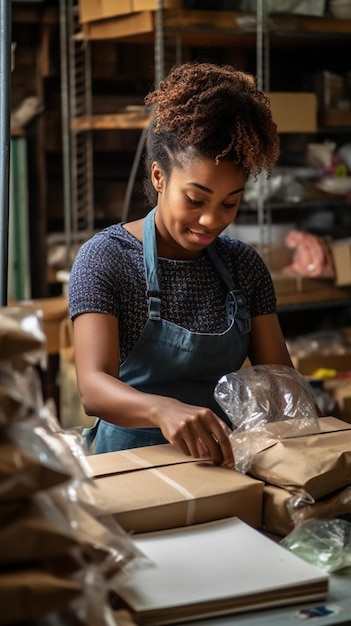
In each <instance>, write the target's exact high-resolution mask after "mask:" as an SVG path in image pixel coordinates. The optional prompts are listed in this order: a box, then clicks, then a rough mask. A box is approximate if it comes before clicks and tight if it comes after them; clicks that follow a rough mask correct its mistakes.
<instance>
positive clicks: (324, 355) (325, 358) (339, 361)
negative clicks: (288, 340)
mask: <svg viewBox="0 0 351 626" xmlns="http://www.w3.org/2000/svg"><path fill="white" fill-rule="evenodd" d="M292 360H293V363H294V366H295V368H296V369H297V370H298V371H299V372H300V374H303V375H304V376H311V375H312V374H313V373H314V372H316V371H317V370H319V369H320V368H326V369H330V370H336V371H337V372H349V371H351V350H350V351H348V352H342V353H340V354H336V353H328V352H317V351H316V352H311V353H310V354H306V355H305V356H293V357H292Z"/></svg>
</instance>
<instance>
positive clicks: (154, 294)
mask: <svg viewBox="0 0 351 626" xmlns="http://www.w3.org/2000/svg"><path fill="white" fill-rule="evenodd" d="M155 213H156V207H155V208H154V209H152V211H150V213H148V214H147V216H146V217H145V219H144V224H143V253H144V267H145V278H146V295H147V298H148V300H149V318H150V319H153V320H160V319H161V290H160V286H159V283H158V278H157V248H156V233H155Z"/></svg>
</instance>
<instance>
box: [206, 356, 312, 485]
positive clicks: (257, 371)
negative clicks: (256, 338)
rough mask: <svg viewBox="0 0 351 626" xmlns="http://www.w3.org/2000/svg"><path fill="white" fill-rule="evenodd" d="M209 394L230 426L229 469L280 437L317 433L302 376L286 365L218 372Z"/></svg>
mask: <svg viewBox="0 0 351 626" xmlns="http://www.w3.org/2000/svg"><path fill="white" fill-rule="evenodd" d="M214 397H215V399H216V401H217V402H218V404H219V405H220V406H221V408H222V409H223V410H224V412H225V413H226V415H227V416H228V417H229V419H230V421H231V422H232V424H233V432H232V433H231V434H230V439H231V443H232V447H233V451H234V456H235V468H236V469H237V470H238V471H240V472H243V473H245V472H247V471H248V469H249V468H250V466H251V464H252V461H253V458H254V456H255V455H256V454H257V453H258V452H259V451H260V450H263V449H264V448H266V447H268V446H270V445H273V444H274V443H275V442H276V441H277V440H279V439H282V438H284V437H297V436H300V435H307V434H312V433H318V432H319V430H320V428H319V418H318V414H317V411H316V406H315V403H314V399H313V396H312V394H311V391H310V389H309V387H308V385H307V382H306V380H305V379H304V378H303V376H302V375H301V374H299V372H297V371H296V370H294V369H293V368H291V367H287V366H281V365H255V366H253V367H247V368H243V369H241V370H239V371H237V372H232V373H229V374H226V375H225V376H222V378H221V379H220V380H219V381H218V383H217V385H216V387H215V390H214Z"/></svg>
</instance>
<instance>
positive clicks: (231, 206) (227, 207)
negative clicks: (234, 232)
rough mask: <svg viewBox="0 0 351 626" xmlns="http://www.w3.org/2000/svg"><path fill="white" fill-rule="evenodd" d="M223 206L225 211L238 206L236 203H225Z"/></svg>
mask: <svg viewBox="0 0 351 626" xmlns="http://www.w3.org/2000/svg"><path fill="white" fill-rule="evenodd" d="M223 206H224V208H225V209H228V210H230V209H235V208H236V206H237V205H236V202H235V203H234V204H228V203H227V202H223Z"/></svg>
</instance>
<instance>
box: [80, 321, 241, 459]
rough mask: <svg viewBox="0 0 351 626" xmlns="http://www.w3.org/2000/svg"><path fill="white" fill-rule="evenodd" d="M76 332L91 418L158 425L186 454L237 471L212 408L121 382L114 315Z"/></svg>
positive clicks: (141, 425) (82, 385) (83, 394)
mask: <svg viewBox="0 0 351 626" xmlns="http://www.w3.org/2000/svg"><path fill="white" fill-rule="evenodd" d="M73 329H74V352H75V363H76V370H77V380H78V387H79V391H80V395H81V399H82V403H83V406H84V409H85V411H86V413H87V414H88V415H96V416H98V417H101V418H102V419H104V420H106V421H108V422H111V423H114V424H118V425H119V426H127V427H131V428H152V427H158V428H160V429H161V431H162V433H163V435H164V437H165V438H166V439H167V440H168V441H169V442H170V443H172V444H173V445H175V446H176V447H177V448H179V449H180V450H181V451H182V452H183V453H184V454H187V455H191V456H193V457H194V458H199V457H201V456H203V455H204V454H205V455H206V456H210V457H211V459H212V461H213V462H214V463H216V464H220V463H225V464H226V465H228V466H229V467H233V465H234V461H233V452H232V448H231V445H230V442H229V439H228V436H227V434H226V432H225V429H224V428H223V424H222V422H221V420H220V419H219V418H218V417H217V416H216V415H215V414H214V413H213V412H212V411H211V410H210V409H208V408H205V407H198V406H193V405H190V404H185V403H183V402H179V401H178V400H175V399H174V398H166V397H164V396H159V395H156V394H148V393H143V392H140V391H138V390H136V389H134V388H133V387H131V386H130V385H127V384H126V383H124V382H121V381H120V380H119V379H118V375H119V329H118V320H117V319H116V318H115V317H114V316H113V315H107V314H104V313H85V314H82V315H79V316H78V317H77V318H76V319H75V321H74V324H73Z"/></svg>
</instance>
